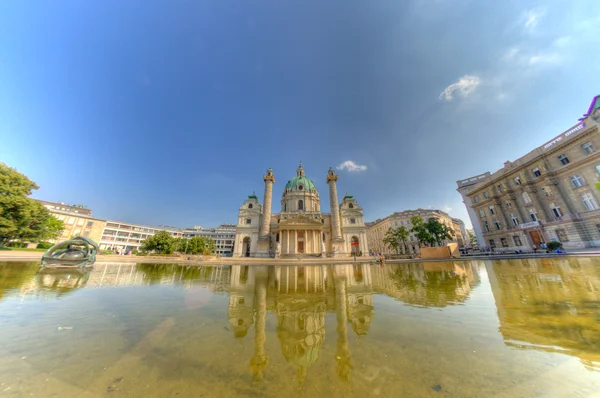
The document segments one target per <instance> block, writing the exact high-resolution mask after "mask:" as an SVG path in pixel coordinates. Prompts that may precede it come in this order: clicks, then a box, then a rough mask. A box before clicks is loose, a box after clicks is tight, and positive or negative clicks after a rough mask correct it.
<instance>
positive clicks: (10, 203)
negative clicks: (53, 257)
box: [0, 163, 64, 243]
mask: <svg viewBox="0 0 600 398" xmlns="http://www.w3.org/2000/svg"><path fill="white" fill-rule="evenodd" d="M38 188H39V187H38V186H37V184H36V183H35V182H33V181H31V180H30V179H29V178H28V177H27V176H25V175H23V174H21V173H19V172H18V171H17V170H15V169H13V168H11V167H8V166H7V165H6V164H4V163H0V243H1V242H4V241H7V240H15V239H19V240H21V241H23V240H27V241H34V242H37V241H40V240H46V239H55V238H56V237H58V235H59V232H60V231H61V230H62V229H63V228H64V224H63V222H62V221H59V220H57V219H56V218H54V217H53V216H52V215H51V214H50V213H49V212H48V210H47V209H46V208H45V207H44V206H43V205H42V204H41V203H40V202H38V201H37V200H34V199H31V198H29V197H28V195H31V191H32V190H34V189H38Z"/></svg>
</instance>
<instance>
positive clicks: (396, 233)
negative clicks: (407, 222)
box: [383, 225, 410, 254]
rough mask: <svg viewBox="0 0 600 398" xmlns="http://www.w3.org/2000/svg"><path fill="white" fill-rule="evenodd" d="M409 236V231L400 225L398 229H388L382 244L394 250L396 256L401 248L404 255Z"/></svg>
mask: <svg viewBox="0 0 600 398" xmlns="http://www.w3.org/2000/svg"><path fill="white" fill-rule="evenodd" d="M409 235H410V231H409V230H408V229H407V228H406V227H405V226H404V225H401V226H399V227H398V228H393V227H390V229H388V230H387V232H386V233H385V237H384V238H383V243H385V244H386V245H387V246H389V247H390V248H392V249H394V250H395V251H396V254H398V253H399V252H400V247H403V248H404V253H406V241H407V240H408V237H409Z"/></svg>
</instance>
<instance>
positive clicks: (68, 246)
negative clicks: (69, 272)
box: [42, 236, 98, 267]
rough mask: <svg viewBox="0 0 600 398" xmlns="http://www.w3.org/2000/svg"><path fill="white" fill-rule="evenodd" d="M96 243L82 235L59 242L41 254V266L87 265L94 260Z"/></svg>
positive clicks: (96, 251)
mask: <svg viewBox="0 0 600 398" xmlns="http://www.w3.org/2000/svg"><path fill="white" fill-rule="evenodd" d="M96 253H98V244H97V243H96V242H94V241H93V240H91V239H88V238H85V237H83V236H78V237H76V238H73V239H70V240H67V241H64V242H60V243H58V244H56V245H54V246H52V247H51V248H50V249H48V251H47V252H46V253H44V255H43V256H42V267H47V266H54V267H89V266H92V265H93V264H94V263H95V262H96Z"/></svg>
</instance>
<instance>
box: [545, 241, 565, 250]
mask: <svg viewBox="0 0 600 398" xmlns="http://www.w3.org/2000/svg"><path fill="white" fill-rule="evenodd" d="M547 247H548V250H558V249H562V243H560V242H548V244H547Z"/></svg>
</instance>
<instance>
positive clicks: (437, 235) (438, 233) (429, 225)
mask: <svg viewBox="0 0 600 398" xmlns="http://www.w3.org/2000/svg"><path fill="white" fill-rule="evenodd" d="M410 222H411V224H412V225H413V227H412V229H411V231H412V232H414V233H415V236H416V237H417V240H418V241H419V246H421V244H422V243H427V244H428V245H430V246H435V245H436V244H437V245H438V246H441V245H442V244H443V243H444V240H449V239H452V237H453V236H454V231H453V230H452V228H450V227H448V226H447V225H446V224H443V223H441V222H440V221H439V220H438V219H437V218H435V217H431V218H430V219H429V220H427V222H425V220H423V218H422V217H420V216H413V217H411V219H410Z"/></svg>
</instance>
